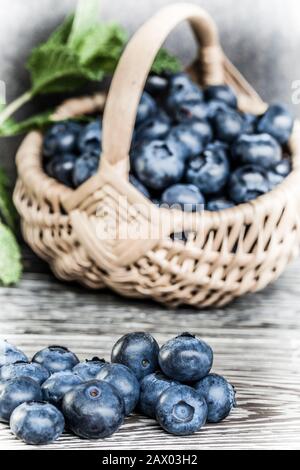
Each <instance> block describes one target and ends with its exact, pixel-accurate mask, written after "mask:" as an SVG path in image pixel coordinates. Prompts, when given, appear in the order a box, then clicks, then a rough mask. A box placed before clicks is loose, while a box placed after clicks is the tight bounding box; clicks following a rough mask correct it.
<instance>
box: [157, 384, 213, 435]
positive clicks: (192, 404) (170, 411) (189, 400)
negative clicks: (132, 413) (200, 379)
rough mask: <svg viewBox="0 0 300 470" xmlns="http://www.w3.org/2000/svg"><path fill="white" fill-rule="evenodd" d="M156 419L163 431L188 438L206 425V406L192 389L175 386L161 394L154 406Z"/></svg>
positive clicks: (184, 386)
mask: <svg viewBox="0 0 300 470" xmlns="http://www.w3.org/2000/svg"><path fill="white" fill-rule="evenodd" d="M156 419H157V421H158V423H159V424H160V425H161V427H162V428H163V429H164V430H165V431H167V432H169V433H171V434H175V435H176V436H188V435H190V434H193V433H195V432H197V431H199V430H200V429H201V428H202V426H204V424H205V423H206V419H207V404H206V402H205V400H204V399H203V398H202V396H201V395H200V394H199V393H197V392H196V391H195V390H194V389H193V388H191V387H188V386H186V385H175V386H173V387H169V388H167V390H165V391H164V392H163V393H162V394H161V396H160V398H159V400H158V403H157V406H156Z"/></svg>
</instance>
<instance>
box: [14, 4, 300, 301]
mask: <svg viewBox="0 0 300 470" xmlns="http://www.w3.org/2000/svg"><path fill="white" fill-rule="evenodd" d="M186 19H188V20H189V21H190V23H191V25H192V27H193V30H194V32H195V35H196V38H197V40H199V42H200V43H201V48H200V50H199V54H198V59H197V60H196V62H195V63H194V64H193V65H192V66H191V67H189V69H188V70H187V72H186V73H177V74H164V75H153V74H150V75H149V72H150V70H151V65H152V63H153V60H154V59H155V57H156V54H157V51H158V50H159V48H160V47H161V45H162V44H163V42H164V41H165V39H166V37H167V35H168V34H169V32H170V31H171V30H172V29H173V28H174V27H175V26H176V25H177V24H179V23H181V22H182V21H184V20H186ZM99 114H101V115H102V114H103V117H102V118H101V119H99V116H98V115H99ZM82 115H85V116H86V117H87V118H88V119H89V122H88V123H82V122H79V121H76V117H78V116H82ZM54 119H55V120H56V121H57V124H55V125H53V126H52V127H51V128H50V129H48V131H47V132H46V134H45V135H42V133H40V132H32V133H30V134H29V135H28V136H27V137H26V139H25V140H24V142H23V144H22V146H21V148H20V150H19V152H18V155H17V166H18V175H19V178H18V182H17V186H16V189H15V194H14V200H15V204H16V207H17V209H18V211H19V213H20V215H21V218H22V228H23V233H24V236H25V239H26V240H27V242H28V243H29V244H30V246H31V247H32V248H33V250H34V251H35V252H36V253H38V254H39V255H40V256H41V257H43V258H44V259H46V260H47V261H48V262H49V264H50V265H51V267H52V269H53V271H54V273H55V274H56V275H57V276H58V277H59V278H61V279H64V280H71V281H74V280H75V281H78V282H80V283H82V284H84V285H85V286H88V287H91V288H95V289H99V288H102V287H110V288H112V289H114V290H115V291H117V292H118V293H120V294H122V295H125V296H130V297H149V298H153V299H155V300H157V301H159V302H162V303H165V304H169V305H179V304H189V305H192V306H195V307H205V306H211V305H225V304H226V303H228V302H229V301H231V300H232V299H234V298H236V297H238V296H240V295H243V294H245V293H247V292H255V291H258V290H260V289H263V288H264V287H265V286H267V285H268V284H269V283H270V282H272V281H273V280H275V279H276V278H277V277H278V276H279V275H280V274H281V273H282V272H283V270H284V269H285V267H286V265H287V264H288V263H289V262H290V261H291V260H292V259H293V258H294V257H295V256H297V255H298V252H299V241H300V226H299V198H300V194H299V192H300V184H299V183H300V172H299V168H300V138H299V123H298V122H295V121H294V120H293V118H292V117H291V115H290V113H289V112H288V110H287V109H286V108H285V107H284V106H282V105H280V104H275V105H271V106H268V105H266V104H265V103H264V102H263V101H262V100H261V99H260V98H259V96H258V95H257V93H256V92H255V91H254V90H253V89H252V87H251V86H250V85H249V84H248V83H247V82H246V80H245V79H244V78H243V77H242V76H241V75H240V74H239V72H238V71H237V70H236V69H235V68H234V66H233V65H232V64H231V63H230V62H229V60H228V59H227V58H226V57H225V56H224V53H223V51H222V49H221V47H220V45H219V41H218V34H217V30H216V26H215V24H214V22H213V21H212V19H211V18H210V17H209V15H208V14H207V13H206V12H204V11H203V10H202V9H201V8H199V7H197V6H195V5H189V4H177V5H172V6H169V7H167V8H165V9H163V10H162V11H160V12H159V13H158V14H157V15H155V16H154V17H153V18H151V19H150V20H149V21H148V22H147V23H146V24H145V25H144V26H143V27H142V28H141V29H140V30H139V31H138V32H137V33H136V34H135V35H134V37H133V38H132V39H131V41H130V42H129V44H128V46H127V48H126V49H125V51H124V53H123V55H122V58H121V60H120V62H119V65H118V67H117V70H116V72H115V75H114V77H113V80H112V83H111V86H110V90H109V93H108V96H107V98H106V97H105V96H104V95H100V94H98V95H95V96H91V97H85V98H74V99H71V100H69V101H67V102H65V103H63V105H62V106H61V107H60V108H59V109H58V110H57V112H56V114H55V116H54ZM125 201H126V203H125ZM116 221H117V223H116ZM112 228H113V230H111V229H112Z"/></svg>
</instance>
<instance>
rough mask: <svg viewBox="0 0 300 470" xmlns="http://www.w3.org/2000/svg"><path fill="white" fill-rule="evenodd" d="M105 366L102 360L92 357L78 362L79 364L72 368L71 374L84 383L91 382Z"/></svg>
mask: <svg viewBox="0 0 300 470" xmlns="http://www.w3.org/2000/svg"><path fill="white" fill-rule="evenodd" d="M105 364H106V362H105V360H104V359H99V358H98V357H94V358H93V359H87V360H86V361H84V362H79V364H77V365H76V366H75V367H73V373H74V374H76V375H79V377H80V378H81V379H82V380H83V381H84V382H88V381H89V380H93V379H95V378H96V377H97V374H98V373H99V372H100V370H101V369H102V367H103V366H104V365H105Z"/></svg>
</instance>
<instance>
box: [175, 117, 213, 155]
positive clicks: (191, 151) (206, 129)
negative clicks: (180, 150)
mask: <svg viewBox="0 0 300 470" xmlns="http://www.w3.org/2000/svg"><path fill="white" fill-rule="evenodd" d="M212 137H213V135H212V130H211V127H210V125H209V124H208V123H207V122H206V121H190V122H188V123H182V124H179V125H177V126H175V127H173V129H172V130H171V132H170V133H169V136H168V139H167V141H168V142H169V141H174V142H181V143H182V144H183V145H184V146H185V148H186V155H187V157H194V156H196V155H199V153H201V152H202V151H203V150H204V148H205V147H206V145H207V144H208V143H209V142H210V141H211V140H212Z"/></svg>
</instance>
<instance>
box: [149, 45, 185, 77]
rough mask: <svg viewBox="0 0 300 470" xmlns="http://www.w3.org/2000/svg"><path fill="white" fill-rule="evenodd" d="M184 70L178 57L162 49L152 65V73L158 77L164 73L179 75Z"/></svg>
mask: <svg viewBox="0 0 300 470" xmlns="http://www.w3.org/2000/svg"><path fill="white" fill-rule="evenodd" d="M181 70H182V65H181V63H180V62H179V60H178V59H177V57H175V56H173V55H172V54H170V53H169V52H168V51H166V49H161V50H160V51H159V53H158V54H157V56H156V59H155V61H154V64H153V65H152V72H153V73H157V74H158V75H159V74H161V73H163V72H169V73H177V72H180V71H181Z"/></svg>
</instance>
